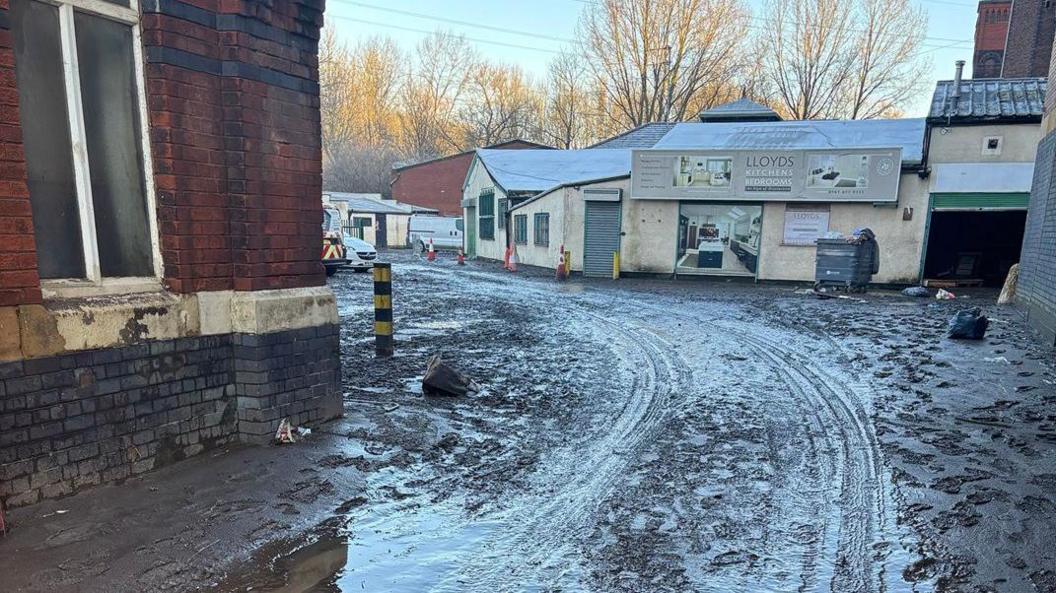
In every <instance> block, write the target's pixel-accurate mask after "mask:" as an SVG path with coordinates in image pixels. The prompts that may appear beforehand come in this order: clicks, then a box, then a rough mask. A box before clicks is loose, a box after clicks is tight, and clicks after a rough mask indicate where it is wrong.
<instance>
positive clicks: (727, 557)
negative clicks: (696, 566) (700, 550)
mask: <svg viewBox="0 0 1056 593" xmlns="http://www.w3.org/2000/svg"><path fill="white" fill-rule="evenodd" d="M757 560H759V556H758V555H756V554H753V553H751V552H746V551H744V550H731V551H729V552H723V553H722V554H719V555H718V556H716V557H714V558H712V559H711V565H712V566H733V565H735V564H747V565H748V567H749V568H751V567H752V565H754V564H755V562H756V561H757Z"/></svg>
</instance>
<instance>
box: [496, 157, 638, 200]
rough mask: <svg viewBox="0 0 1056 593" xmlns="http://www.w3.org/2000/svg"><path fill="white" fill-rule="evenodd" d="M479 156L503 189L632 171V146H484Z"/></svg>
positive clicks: (530, 187)
mask: <svg viewBox="0 0 1056 593" xmlns="http://www.w3.org/2000/svg"><path fill="white" fill-rule="evenodd" d="M477 158H478V159H479V160H480V162H481V163H482V164H483V165H484V168H485V169H487V171H488V173H489V174H490V175H491V178H492V179H494V180H495V183H497V184H499V186H500V187H502V189H503V191H505V192H507V193H509V192H515V191H531V192H540V191H545V190H548V189H551V188H553V187H556V186H560V185H571V184H574V183H586V182H589V181H598V180H601V179H611V178H614V177H624V176H627V175H630V174H631V152H630V151H629V150H611V149H609V150H605V149H591V148H587V149H582V150H495V149H488V148H481V149H478V150H477Z"/></svg>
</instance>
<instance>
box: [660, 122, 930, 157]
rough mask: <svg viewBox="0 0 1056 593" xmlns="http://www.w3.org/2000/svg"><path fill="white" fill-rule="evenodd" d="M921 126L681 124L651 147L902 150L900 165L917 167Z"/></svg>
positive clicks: (771, 123) (872, 123) (907, 124)
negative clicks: (914, 165)
mask: <svg viewBox="0 0 1056 593" xmlns="http://www.w3.org/2000/svg"><path fill="white" fill-rule="evenodd" d="M924 124H925V120H923V119H872V120H842V121H835V120H812V121H784V122H710V123H681V124H678V125H677V126H675V128H674V129H673V130H671V131H670V132H668V133H667V135H666V136H664V137H663V139H661V140H660V141H659V142H657V143H656V146H655V147H654V148H657V149H664V150H672V149H691V150H692V149H696V150H712V149H723V148H728V149H751V148H771V149H789V150H802V149H811V148H872V147H875V148H894V147H901V148H902V162H903V163H906V164H919V163H920V162H921V160H922V159H923V156H924V127H925V126H924Z"/></svg>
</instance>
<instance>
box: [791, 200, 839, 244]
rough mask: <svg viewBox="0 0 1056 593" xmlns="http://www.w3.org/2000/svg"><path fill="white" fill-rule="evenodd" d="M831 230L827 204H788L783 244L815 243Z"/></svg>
mask: <svg viewBox="0 0 1056 593" xmlns="http://www.w3.org/2000/svg"><path fill="white" fill-rule="evenodd" d="M828 232H829V208H828V207H827V206H787V207H786V208H785V234H784V237H783V238H782V240H781V244H782V245H814V242H815V241H817V240H818V239H819V238H820V237H824V236H825V233H828Z"/></svg>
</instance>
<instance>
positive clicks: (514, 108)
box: [459, 62, 543, 148]
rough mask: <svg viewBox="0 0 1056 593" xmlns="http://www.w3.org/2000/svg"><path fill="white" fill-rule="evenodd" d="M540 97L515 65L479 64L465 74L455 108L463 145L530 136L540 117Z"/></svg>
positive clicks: (534, 130) (492, 142)
mask: <svg viewBox="0 0 1056 593" xmlns="http://www.w3.org/2000/svg"><path fill="white" fill-rule="evenodd" d="M542 105H543V97H542V95H541V93H540V92H539V91H538V90H536V89H535V88H534V85H533V84H532V81H531V80H530V79H528V78H526V77H525V75H524V72H523V71H522V70H521V69H520V68H518V67H516V66H506V65H493V64H488V63H483V62H482V63H480V64H477V66H476V67H475V68H474V69H473V73H472V75H471V76H470V77H469V82H468V85H467V89H466V93H465V102H464V104H463V105H462V106H461V109H460V110H459V123H460V124H461V125H463V126H464V132H463V137H464V140H463V142H462V145H463V146H464V147H467V148H468V147H474V146H488V145H490V144H496V143H499V142H504V141H506V140H513V139H514V138H534V137H535V136H536V134H537V132H538V130H539V127H540V126H539V124H540V120H541V117H542Z"/></svg>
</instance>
